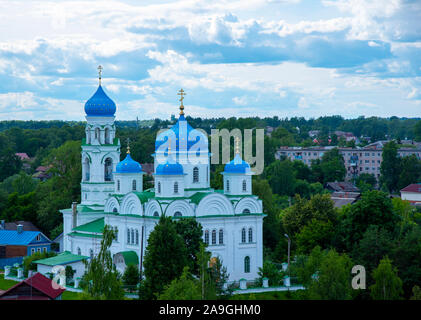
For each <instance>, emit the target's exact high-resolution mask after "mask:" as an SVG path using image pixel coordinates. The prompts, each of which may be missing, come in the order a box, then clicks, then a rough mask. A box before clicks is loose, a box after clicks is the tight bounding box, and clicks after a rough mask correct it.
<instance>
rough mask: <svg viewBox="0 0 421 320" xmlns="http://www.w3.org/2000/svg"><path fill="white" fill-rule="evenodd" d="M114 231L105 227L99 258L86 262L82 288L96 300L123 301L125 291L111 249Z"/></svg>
mask: <svg viewBox="0 0 421 320" xmlns="http://www.w3.org/2000/svg"><path fill="white" fill-rule="evenodd" d="M115 238H116V234H115V232H114V229H113V228H112V227H111V226H109V225H105V227H104V230H103V232H102V240H101V249H100V251H99V253H98V255H97V256H94V257H93V258H91V259H90V261H89V262H86V261H85V260H84V263H85V266H86V271H85V274H84V275H83V277H82V281H81V286H82V288H83V292H84V294H85V295H86V296H87V297H89V298H91V299H95V300H122V299H124V290H123V288H122V283H121V279H120V276H119V273H118V271H117V270H116V269H115V266H114V264H113V258H112V256H111V252H110V250H109V248H110V247H111V245H112V242H113V240H115Z"/></svg>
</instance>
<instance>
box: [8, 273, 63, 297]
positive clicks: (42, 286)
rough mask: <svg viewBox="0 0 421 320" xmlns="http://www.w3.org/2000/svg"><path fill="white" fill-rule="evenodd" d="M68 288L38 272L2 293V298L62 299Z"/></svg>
mask: <svg viewBox="0 0 421 320" xmlns="http://www.w3.org/2000/svg"><path fill="white" fill-rule="evenodd" d="M65 290H66V289H65V288H63V287H61V286H59V285H58V284H57V283H55V282H54V281H52V280H50V279H48V278H47V277H46V276H44V275H42V274H41V273H39V272H37V273H35V274H34V275H33V276H32V277H30V278H28V279H25V280H23V281H22V282H19V283H18V284H16V285H14V286H13V287H11V288H10V289H8V290H6V291H4V292H3V293H0V300H61V295H62V294H63V292H64V291H65Z"/></svg>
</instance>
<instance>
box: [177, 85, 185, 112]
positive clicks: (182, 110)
mask: <svg viewBox="0 0 421 320" xmlns="http://www.w3.org/2000/svg"><path fill="white" fill-rule="evenodd" d="M177 94H178V95H179V96H180V100H179V101H180V116H181V115H184V105H183V100H184V96H185V95H186V94H187V93H186V92H185V91H184V90H183V88H181V89H180V91H178V93H177Z"/></svg>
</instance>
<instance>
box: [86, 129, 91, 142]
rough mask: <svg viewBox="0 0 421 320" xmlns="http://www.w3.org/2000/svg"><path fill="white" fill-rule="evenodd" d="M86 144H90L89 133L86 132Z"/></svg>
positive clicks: (88, 131)
mask: <svg viewBox="0 0 421 320" xmlns="http://www.w3.org/2000/svg"><path fill="white" fill-rule="evenodd" d="M86 144H91V131H90V130H86Z"/></svg>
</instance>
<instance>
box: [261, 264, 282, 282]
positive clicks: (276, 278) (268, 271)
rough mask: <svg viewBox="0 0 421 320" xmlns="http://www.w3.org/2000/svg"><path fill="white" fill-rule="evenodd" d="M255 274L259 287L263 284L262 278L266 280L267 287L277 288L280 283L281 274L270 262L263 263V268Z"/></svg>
mask: <svg viewBox="0 0 421 320" xmlns="http://www.w3.org/2000/svg"><path fill="white" fill-rule="evenodd" d="M257 274H258V275H259V278H258V282H259V284H260V285H262V283H263V278H267V279H268V282H269V286H279V285H280V284H281V282H282V273H281V272H280V271H279V270H278V268H277V267H276V265H275V264H274V263H273V262H271V261H264V262H263V267H262V268H259V271H258V272H257Z"/></svg>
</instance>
